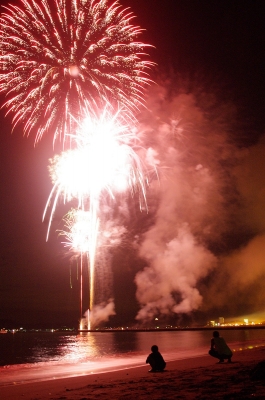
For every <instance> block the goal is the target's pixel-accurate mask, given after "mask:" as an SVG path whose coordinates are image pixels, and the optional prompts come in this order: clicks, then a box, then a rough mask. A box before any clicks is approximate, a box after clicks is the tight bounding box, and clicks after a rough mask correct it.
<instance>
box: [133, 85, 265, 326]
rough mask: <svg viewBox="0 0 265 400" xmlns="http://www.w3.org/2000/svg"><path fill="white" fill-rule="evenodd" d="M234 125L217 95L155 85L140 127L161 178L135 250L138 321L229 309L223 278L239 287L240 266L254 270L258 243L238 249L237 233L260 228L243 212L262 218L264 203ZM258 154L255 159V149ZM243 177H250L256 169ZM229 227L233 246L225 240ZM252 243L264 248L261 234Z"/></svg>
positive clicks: (151, 192) (230, 108)
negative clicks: (252, 256)
mask: <svg viewBox="0 0 265 400" xmlns="http://www.w3.org/2000/svg"><path fill="white" fill-rule="evenodd" d="M235 122H236V110H235V107H234V106H233V105H232V104H231V103H225V104H224V103H220V102H219V101H218V100H217V98H216V97H215V96H213V95H209V94H205V93H200V95H199V96H198V94H197V95H193V94H187V93H180V94H178V95H174V96H171V97H170V96H168V92H167V91H166V90H165V88H163V87H160V86H157V87H156V88H153V93H151V96H150V100H149V103H148V111H147V112H146V113H145V115H144V116H143V117H142V127H141V128H142V129H141V132H142V136H143V139H144V140H145V142H146V143H147V145H148V146H149V147H150V148H152V151H153V153H154V154H155V155H156V160H157V161H156V165H157V169H158V176H159V180H154V181H152V183H151V184H150V188H149V197H150V198H152V197H156V198H158V201H157V206H156V207H155V208H154V209H152V210H151V214H152V216H153V224H152V225H151V226H150V227H149V228H148V230H147V231H146V232H145V233H144V234H143V235H142V238H141V242H140V244H139V248H138V251H139V255H140V257H141V258H142V259H144V260H145V262H146V266H145V267H144V268H143V269H142V270H141V271H139V272H138V273H137V274H136V277H135V283H136V285H137V290H136V297H137V300H138V302H139V304H140V311H139V313H138V315H137V317H136V318H137V319H138V320H141V321H148V320H151V319H153V318H154V316H156V315H159V314H160V315H173V314H181V313H190V312H192V311H193V310H197V309H204V310H205V309H206V308H207V307H206V306H205V301H204V300H203V299H204V298H205V299H207V302H210V304H211V308H212V309H214V307H217V308H218V307H219V306H224V305H225V304H226V303H227V296H226V294H227V289H228V286H229V285H227V284H226V285H225V282H227V280H229V279H230V278H229V277H230V276H231V282H233V284H232V286H233V285H237V284H238V283H239V282H238V279H237V278H236V277H237V276H240V271H241V272H242V273H244V272H243V271H245V270H247V269H248V268H249V267H247V265H249V263H248V261H247V259H248V254H249V251H250V249H251V248H253V246H254V242H253V243H252V242H251V243H249V245H248V247H247V248H246V249H245V251H243V253H241V250H239V253H236V254H237V255H235V254H234V253H233V252H234V251H235V247H236V246H237V245H238V244H239V245H242V242H240V239H238V238H237V236H238V235H239V232H240V231H241V229H242V227H243V226H244V224H246V225H247V232H248V234H249V233H250V232H251V229H252V228H253V229H254V231H255V230H256V231H257V230H260V231H261V230H262V229H263V227H264V225H263V223H264V221H265V219H264V218H263V222H261V221H260V219H259V218H258V217H257V218H256V219H255V222H253V221H252V222H251V221H244V219H243V211H244V208H246V207H247V208H248V207H251V208H252V212H251V215H249V217H251V218H252V217H253V215H255V213H256V214H257V216H258V215H260V213H261V212H263V216H264V209H265V207H261V205H262V204H263V205H264V198H265V197H264V196H261V194H260V193H259V194H257V195H258V196H260V200H261V201H260V202H259V204H257V202H256V198H255V200H254V201H253V196H252V195H253V191H254V192H255V188H256V186H257V185H256V183H255V179H254V182H253V183H252V186H253V188H251V185H250V186H249V185H248V179H246V176H245V177H243V176H242V170H244V163H245V164H246V163H247V164H249V165H252V161H251V156H250V155H249V153H248V152H247V154H248V157H247V158H248V160H247V159H246V155H244V154H245V150H242V149H241V150H240V149H238V148H237V146H236V145H235V143H234V142H233V141H232V137H231V136H232V135H231V130H232V128H233V124H235ZM263 154H264V152H263ZM261 155H262V152H260V156H261ZM253 157H255V159H256V160H257V154H256V155H255V156H254V155H253ZM243 160H244V161H243ZM263 162H264V161H263ZM256 163H258V161H256ZM256 167H257V166H256ZM245 168H246V166H245ZM254 170H256V168H254ZM253 172H254V171H253ZM246 174H248V175H249V178H250V179H251V172H250V171H248V172H246V171H245V175H246ZM256 180H257V179H256ZM252 181H253V179H252ZM259 181H260V179H259ZM263 182H264V178H263ZM263 187H264V186H263ZM248 203H251V204H248ZM151 204H152V201H151ZM247 219H248V218H247ZM232 230H233V233H234V235H235V237H236V239H235V243H236V244H235V243H229V240H228V239H227V238H228V237H229V236H231V231H232ZM248 234H247V236H248ZM255 240H257V242H256V246H257V247H258V248H259V249H260V248H261V247H260V246H261V240H262V238H259V239H255ZM248 249H249V250H248ZM229 253H231V255H227V254H229ZM240 254H241V256H240ZM259 254H260V253H259ZM239 259H240V260H241V262H239ZM261 259H262V256H261V254H260V260H261ZM243 260H244V262H243ZM239 264H240V267H239V266H238V272H235V265H239ZM258 265H259V266H258ZM258 265H257V266H256V267H255V268H254V270H253V271H251V272H249V273H248V274H247V275H246V279H243V278H242V279H241V281H242V282H240V285H241V287H242V288H243V287H245V288H246V287H247V286H248V285H249V284H250V282H251V281H252V282H254V281H255V280H256V279H257V277H259V276H260V275H261V271H262V268H264V267H262V265H261V264H260V263H259V262H258ZM217 266H218V268H217ZM220 269H221V271H222V272H220V275H221V277H222V278H221V277H219V275H218V280H217V281H213V280H211V278H212V277H214V276H216V275H215V274H216V273H217V272H216V271H220ZM258 271H259V272H258ZM249 275H250V276H251V277H252V278H251V279H250V277H249ZM225 277H226V279H225ZM206 278H207V287H206V284H205V282H206ZM219 279H221V281H220V280H219ZM222 279H223V283H220V282H222ZM219 284H221V287H222V289H221V288H220V287H219V289H220V290H219V292H221V291H222V290H223V292H222V296H220V297H219V300H216V299H215V296H214V292H215V290H216V287H217V286H218V285H219ZM207 292H208V294H209V295H207Z"/></svg>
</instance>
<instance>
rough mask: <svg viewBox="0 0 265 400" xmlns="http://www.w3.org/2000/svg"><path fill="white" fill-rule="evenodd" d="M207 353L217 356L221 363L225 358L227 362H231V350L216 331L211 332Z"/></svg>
mask: <svg viewBox="0 0 265 400" xmlns="http://www.w3.org/2000/svg"><path fill="white" fill-rule="evenodd" d="M209 354H210V356H212V357H215V358H218V359H219V363H223V362H224V360H226V359H227V362H229V363H230V362H231V357H232V355H233V352H232V350H231V349H230V348H229V347H228V346H227V344H226V341H225V340H224V338H222V337H221V336H220V335H219V332H218V331H214V332H213V337H212V339H211V348H210V350H209Z"/></svg>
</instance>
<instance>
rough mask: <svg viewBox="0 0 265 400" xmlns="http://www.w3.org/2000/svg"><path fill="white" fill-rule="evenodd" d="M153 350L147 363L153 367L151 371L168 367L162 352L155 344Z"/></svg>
mask: <svg viewBox="0 0 265 400" xmlns="http://www.w3.org/2000/svg"><path fill="white" fill-rule="evenodd" d="M151 351H152V353H150V354H149V356H148V357H147V359H146V364H150V365H151V368H152V369H150V370H149V372H158V371H160V372H161V371H164V369H165V368H166V363H165V360H164V358H163V356H162V355H161V353H159V351H158V347H157V346H156V345H155V344H154V345H153V346H152V347H151Z"/></svg>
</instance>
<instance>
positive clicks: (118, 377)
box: [0, 347, 265, 400]
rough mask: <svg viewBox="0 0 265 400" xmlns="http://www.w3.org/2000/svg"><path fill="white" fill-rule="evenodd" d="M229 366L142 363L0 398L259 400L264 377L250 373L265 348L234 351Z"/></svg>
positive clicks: (196, 361)
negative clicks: (158, 368)
mask: <svg viewBox="0 0 265 400" xmlns="http://www.w3.org/2000/svg"><path fill="white" fill-rule="evenodd" d="M232 360H233V362H232V363H231V364H228V363H226V362H225V363H223V364H218V363H217V361H218V360H216V359H214V358H212V357H210V356H205V357H196V358H190V359H185V360H177V361H171V362H169V363H167V368H166V371H165V372H163V373H149V372H148V370H149V368H148V367H149V366H148V365H144V364H143V366H140V367H134V368H130V369H122V370H120V371H113V372H107V373H99V374H89V375H82V376H79V377H73V378H63V379H54V380H49V381H44V382H30V383H25V384H19V385H15V384H12V385H8V386H4V387H0V399H1V400H19V399H21V400H22V399H23V400H47V399H49V400H52V399H57V400H94V399H95V400H96V399H99V398H100V399H106V400H108V399H111V400H112V399H114V400H116V399H124V400H125V399H129V400H135V399H136V400H139V399H150V400H156V399H157V400H158V399H159V400H170V399H186V400H192V399H203V400H208V399H209V400H210V399H229V400H233V399H260V400H261V399H265V379H264V380H262V381H252V380H251V379H250V372H251V370H252V369H253V368H254V367H255V366H256V364H257V363H258V362H259V361H263V360H264V361H265V347H259V348H254V349H248V350H243V351H237V352H235V353H234V356H233V358H232Z"/></svg>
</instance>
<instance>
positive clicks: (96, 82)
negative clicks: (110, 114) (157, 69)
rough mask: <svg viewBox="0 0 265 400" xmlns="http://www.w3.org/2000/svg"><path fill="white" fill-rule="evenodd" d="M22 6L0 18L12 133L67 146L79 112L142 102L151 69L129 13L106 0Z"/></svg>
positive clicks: (2, 78) (2, 86) (0, 77)
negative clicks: (49, 136) (18, 129)
mask: <svg viewBox="0 0 265 400" xmlns="http://www.w3.org/2000/svg"><path fill="white" fill-rule="evenodd" d="M21 2H22V4H21V6H20V7H18V6H15V5H9V6H8V7H5V9H6V11H5V13H3V14H2V15H1V18H0V23H1V28H0V92H1V93H5V94H6V96H7V101H6V103H5V107H6V108H7V109H8V111H7V113H11V114H13V125H14V126H16V125H17V124H18V123H20V122H22V123H24V133H25V134H27V135H28V134H29V133H30V132H31V131H34V132H36V139H35V140H36V142H37V141H38V140H40V139H41V137H42V135H43V134H44V133H45V132H47V131H52V132H53V134H54V140H55V139H56V138H57V137H62V138H63V139H65V138H66V136H67V135H68V134H69V133H73V132H74V131H75V128H76V121H80V120H81V115H82V112H83V108H84V107H85V108H89V109H90V110H93V109H94V107H101V106H102V105H103V106H104V105H105V104H106V103H109V102H110V100H111V102H112V104H113V102H115V104H122V105H123V106H124V107H126V108H127V109H130V110H133V109H135V108H137V107H138V106H139V105H140V104H141V103H142V101H143V92H144V87H145V86H146V85H147V84H148V83H149V78H148V73H147V70H148V69H149V67H151V65H152V62H150V61H147V60H144V58H145V54H144V51H145V49H146V48H147V47H148V45H147V44H144V43H141V42H139V41H136V38H137V37H138V35H139V34H140V33H141V29H140V28H139V27H138V26H134V25H132V23H131V20H132V18H133V15H132V13H131V12H129V11H128V9H121V6H120V5H119V4H118V2H117V1H116V2H114V3H113V4H112V5H111V6H108V5H107V0H55V1H52V0H42V1H41V2H39V3H37V2H36V1H34V0H28V1H26V0H21Z"/></svg>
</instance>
